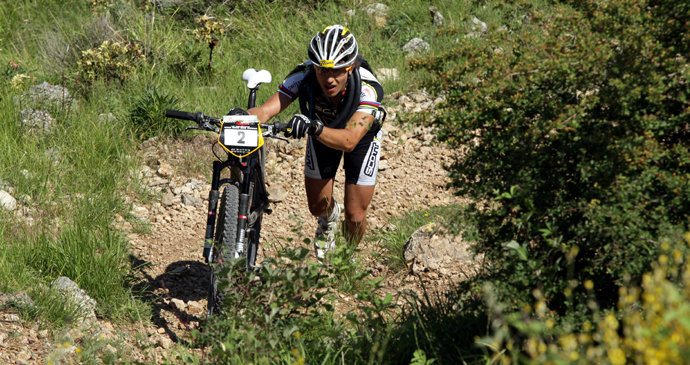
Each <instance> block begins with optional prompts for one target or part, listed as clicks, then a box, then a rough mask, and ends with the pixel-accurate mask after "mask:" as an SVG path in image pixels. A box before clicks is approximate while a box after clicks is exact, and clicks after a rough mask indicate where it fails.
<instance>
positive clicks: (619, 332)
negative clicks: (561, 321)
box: [477, 232, 690, 365]
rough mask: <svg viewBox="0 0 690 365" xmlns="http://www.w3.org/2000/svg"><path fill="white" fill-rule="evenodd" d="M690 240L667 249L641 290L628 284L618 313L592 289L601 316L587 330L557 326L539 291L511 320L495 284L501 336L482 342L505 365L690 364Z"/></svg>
mask: <svg viewBox="0 0 690 365" xmlns="http://www.w3.org/2000/svg"><path fill="white" fill-rule="evenodd" d="M685 241H686V242H685V244H683V243H680V244H677V245H676V244H671V243H669V242H663V241H662V242H661V244H660V246H661V254H660V255H659V256H658V258H657V259H656V260H655V261H654V262H653V263H652V271H650V272H647V273H645V274H644V275H643V276H642V283H641V285H639V286H638V285H633V284H631V283H629V282H626V284H625V285H624V286H622V287H621V288H620V294H621V295H620V299H619V300H618V309H619V312H618V314H616V313H615V312H613V311H605V310H604V311H600V310H598V308H597V303H596V301H595V300H594V298H595V290H596V287H595V285H594V283H593V282H591V281H590V282H586V283H585V287H586V289H587V290H588V291H589V295H590V297H591V298H592V300H591V302H590V306H591V307H592V309H593V314H592V315H591V316H590V317H589V318H587V320H585V321H584V322H583V323H582V325H579V326H572V325H561V326H555V321H554V320H553V318H552V315H551V314H550V311H549V308H548V307H547V305H546V302H545V300H544V297H543V296H541V293H539V292H537V291H535V292H534V297H535V300H536V301H535V303H534V305H533V306H526V307H525V309H524V310H522V311H520V312H513V313H504V311H503V309H502V308H501V303H498V302H496V301H495V293H494V290H495V288H494V287H492V286H491V285H490V284H489V285H487V286H486V292H487V298H489V301H488V304H489V307H490V308H491V311H492V313H493V321H492V324H491V326H492V328H493V331H492V332H493V333H492V334H491V336H487V337H485V338H483V339H481V340H479V341H477V343H478V344H479V345H480V346H483V347H484V348H485V349H486V350H487V353H489V354H490V356H491V357H492V360H493V361H495V362H498V363H504V364H505V363H529V364H620V365H622V364H685V363H687V359H688V358H689V357H690V342H688V340H687V339H688V338H689V336H690V321H689V320H688V318H689V317H688V316H690V306H688V305H687V301H688V299H690V268H688V266H687V259H688V256H687V255H683V253H682V250H684V249H685V248H687V247H688V245H690V232H687V233H686V234H685ZM626 279H627V280H630V277H627V278H626ZM525 339H526V340H525ZM521 343H524V344H523V345H521Z"/></svg>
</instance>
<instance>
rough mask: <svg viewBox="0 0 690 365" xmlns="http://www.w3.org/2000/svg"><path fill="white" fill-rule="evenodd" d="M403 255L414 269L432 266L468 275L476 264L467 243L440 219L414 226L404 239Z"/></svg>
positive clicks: (417, 270) (441, 270) (425, 269)
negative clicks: (409, 234)
mask: <svg viewBox="0 0 690 365" xmlns="http://www.w3.org/2000/svg"><path fill="white" fill-rule="evenodd" d="M404 257H405V262H407V264H408V266H409V268H410V270H411V271H413V272H421V271H427V270H433V271H438V272H446V273H448V272H452V273H454V274H458V275H463V276H464V277H470V276H473V275H474V274H475V273H476V271H477V269H478V267H479V265H478V263H477V260H476V258H475V257H474V255H473V254H472V252H471V251H470V249H469V244H467V243H466V242H464V241H463V240H462V237H461V236H454V235H452V234H449V233H448V232H447V231H446V230H445V228H443V227H442V226H441V224H439V223H429V224H427V225H425V226H423V227H420V228H419V229H417V230H416V231H415V232H414V233H413V234H412V236H411V237H410V239H409V240H408V241H407V243H405V250H404Z"/></svg>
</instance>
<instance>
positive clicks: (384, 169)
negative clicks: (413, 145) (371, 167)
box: [379, 160, 388, 171]
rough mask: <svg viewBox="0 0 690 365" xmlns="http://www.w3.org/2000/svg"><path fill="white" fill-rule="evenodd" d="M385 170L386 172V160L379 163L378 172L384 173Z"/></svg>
mask: <svg viewBox="0 0 690 365" xmlns="http://www.w3.org/2000/svg"><path fill="white" fill-rule="evenodd" d="M386 170H388V160H381V161H379V171H386Z"/></svg>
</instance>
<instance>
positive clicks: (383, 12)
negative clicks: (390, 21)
mask: <svg viewBox="0 0 690 365" xmlns="http://www.w3.org/2000/svg"><path fill="white" fill-rule="evenodd" d="M364 11H365V12H366V13H367V14H368V15H373V16H382V17H385V16H388V6H387V5H385V4H381V3H373V4H369V5H367V6H365V7H364Z"/></svg>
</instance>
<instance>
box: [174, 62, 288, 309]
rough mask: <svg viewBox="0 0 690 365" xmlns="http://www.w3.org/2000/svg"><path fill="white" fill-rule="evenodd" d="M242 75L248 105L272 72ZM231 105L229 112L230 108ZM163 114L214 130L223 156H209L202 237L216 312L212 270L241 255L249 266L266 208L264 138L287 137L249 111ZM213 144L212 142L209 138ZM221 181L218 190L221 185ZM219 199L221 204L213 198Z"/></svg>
mask: <svg viewBox="0 0 690 365" xmlns="http://www.w3.org/2000/svg"><path fill="white" fill-rule="evenodd" d="M242 79H243V80H244V81H247V87H248V88H249V89H250V93H249V101H248V103H247V104H248V106H247V109H250V108H253V107H254V106H255V104H256V91H257V90H259V87H260V86H261V84H262V83H269V82H271V74H270V73H269V72H268V71H266V70H261V71H256V70H254V69H249V70H246V71H245V72H244V73H243V75H242ZM233 111H235V109H233V110H231V111H230V113H229V114H234V113H233ZM165 116H166V117H169V118H175V119H183V120H190V121H194V122H196V124H197V126H193V127H186V128H185V130H188V129H193V130H201V131H210V132H214V133H217V134H218V141H217V144H219V145H220V146H221V147H222V148H223V150H224V152H225V156H222V157H221V156H218V154H216V152H215V150H213V147H212V151H213V153H214V155H215V156H216V158H217V160H216V161H213V175H212V179H211V191H210V192H209V196H208V217H207V221H206V235H205V239H204V251H203V256H204V259H205V261H206V263H208V264H214V265H213V266H214V269H213V270H211V283H210V287H209V294H208V315H209V316H211V315H212V314H213V313H218V312H219V310H220V305H221V303H222V302H223V299H224V298H225V295H224V293H223V292H222V291H221V290H218V276H217V273H218V271H220V270H221V269H222V268H223V267H224V266H225V265H228V264H229V263H230V262H231V261H232V260H233V259H238V258H243V259H244V262H245V269H246V270H254V269H255V267H256V266H255V265H256V255H257V251H258V248H259V236H260V234H261V220H262V217H263V214H264V213H266V214H271V213H272V211H271V209H269V201H268V192H267V191H266V183H265V181H266V180H265V177H266V167H265V166H266V158H265V156H266V152H265V146H264V138H265V137H269V138H276V139H280V140H284V141H287V138H284V137H281V136H279V135H277V133H280V132H285V130H286V129H287V124H283V123H280V122H278V121H276V122H274V123H273V124H265V123H259V121H258V120H257V118H256V116H253V115H237V114H235V115H225V116H223V117H222V118H213V117H209V116H206V115H204V114H203V113H201V112H198V113H190V112H184V111H179V110H170V109H168V110H167V111H166V113H165ZM214 146H215V143H214ZM226 169H229V170H230V177H229V178H221V173H222V172H223V171H224V170H226ZM221 187H224V189H223V194H222V196H221V194H220V188H221ZM219 200H220V207H218V203H219Z"/></svg>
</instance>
